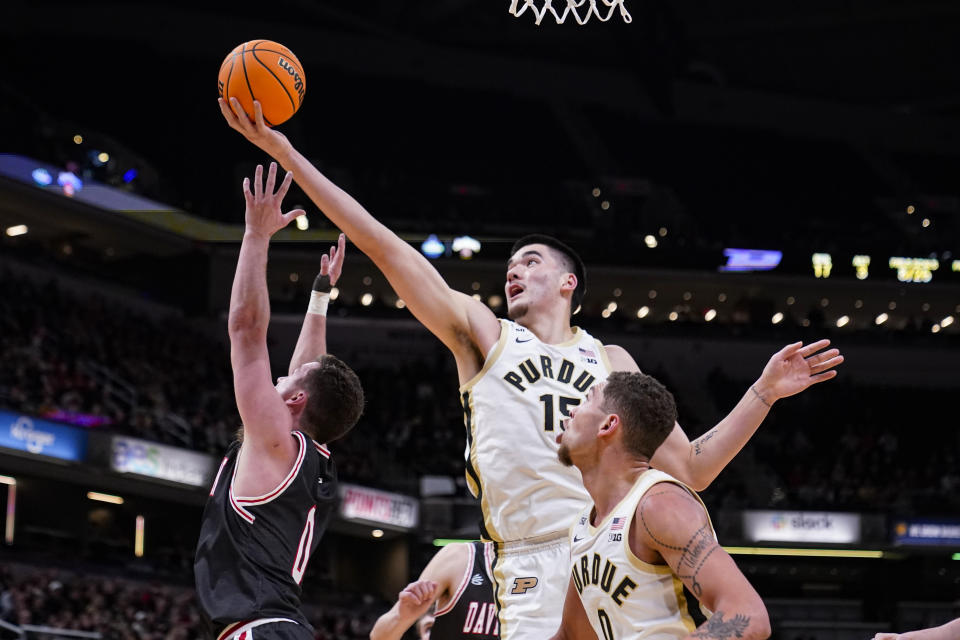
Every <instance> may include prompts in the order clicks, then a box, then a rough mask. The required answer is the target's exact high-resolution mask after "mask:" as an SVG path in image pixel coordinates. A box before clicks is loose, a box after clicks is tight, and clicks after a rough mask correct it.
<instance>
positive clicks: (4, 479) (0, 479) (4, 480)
mask: <svg viewBox="0 0 960 640" xmlns="http://www.w3.org/2000/svg"><path fill="white" fill-rule="evenodd" d="M0 484H7V485H10V486H11V487H15V486H17V479H16V478H13V477H11V476H0Z"/></svg>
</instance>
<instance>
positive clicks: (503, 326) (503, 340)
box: [460, 318, 510, 393]
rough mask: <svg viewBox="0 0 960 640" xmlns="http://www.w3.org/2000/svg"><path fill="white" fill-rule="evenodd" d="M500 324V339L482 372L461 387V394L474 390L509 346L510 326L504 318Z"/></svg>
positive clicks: (492, 349) (484, 362) (493, 347)
mask: <svg viewBox="0 0 960 640" xmlns="http://www.w3.org/2000/svg"><path fill="white" fill-rule="evenodd" d="M499 322H500V337H499V338H497V342H496V344H494V345H493V346H492V347H491V348H490V352H489V353H487V357H486V359H485V360H484V361H483V367H481V368H480V371H478V372H477V374H476V375H475V376H473V377H472V378H470V379H469V380H467V381H466V382H464V383H463V384H461V385H460V393H464V392H465V391H469V390H470V389H472V388H473V386H474V385H475V384H477V383H478V382H480V379H481V378H482V377H483V376H484V375H486V373H487V371H489V370H490V368H491V367H492V366H493V365H494V363H495V362H496V361H497V358H499V357H500V354H501V353H503V348H504V347H505V346H506V345H507V338H509V337H510V325H509V324H508V322H507V321H506V320H504V319H503V318H500V319H499Z"/></svg>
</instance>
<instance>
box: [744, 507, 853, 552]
mask: <svg viewBox="0 0 960 640" xmlns="http://www.w3.org/2000/svg"><path fill="white" fill-rule="evenodd" d="M743 535H744V537H745V538H746V539H747V540H749V541H750V542H808V543H825V544H850V543H855V542H860V515H859V514H856V513H833V512H826V511H744V512H743Z"/></svg>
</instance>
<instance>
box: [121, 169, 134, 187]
mask: <svg viewBox="0 0 960 640" xmlns="http://www.w3.org/2000/svg"><path fill="white" fill-rule="evenodd" d="M136 179H137V170H136V169H127V170H126V171H125V172H124V174H123V181H124V182H126V183H127V184H130V183H131V182H133V181H134V180H136Z"/></svg>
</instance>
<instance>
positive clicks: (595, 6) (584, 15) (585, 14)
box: [510, 0, 633, 25]
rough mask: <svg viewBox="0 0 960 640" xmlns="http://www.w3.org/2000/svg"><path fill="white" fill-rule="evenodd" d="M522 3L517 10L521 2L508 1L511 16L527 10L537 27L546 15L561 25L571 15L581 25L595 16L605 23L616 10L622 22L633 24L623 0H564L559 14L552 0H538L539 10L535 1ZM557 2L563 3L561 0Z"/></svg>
mask: <svg viewBox="0 0 960 640" xmlns="http://www.w3.org/2000/svg"><path fill="white" fill-rule="evenodd" d="M522 1H523V6H522V7H519V8H517V5H518V4H520V2H521V0H510V13H511V15H514V16H516V17H518V18H519V17H520V16H522V15H523V12H524V11H526V10H527V9H529V10H530V11H531V12H532V13H533V15H534V17H535V18H536V23H537V24H538V25H539V24H540V21H541V20H543V18H544V16H546V15H547V14H548V13H550V14H552V15H553V17H554V19H555V20H556V21H557V24H563V21H564V20H566V19H567V16H568V15H571V14H572V15H573V18H574V20H576V21H577V23H578V24H581V25H583V24H587V22H589V21H590V18H591V17H592V16H596V17H597V20H599V21H600V22H606V21H607V20H609V19H610V18H612V17H613V12H614V11H616V10H617V9H619V10H620V15H621V16H622V17H623V21H624V22H627V23H629V22H633V17H632V16H631V15H630V12H629V11H627V8H626V7H625V6H624V5H623V3H624V0H566V2H567V6H566V7H565V8H564V9H563V10H562V11H560V12H559V13H558V12H557V10H556V9H554V8H553V0H540V1H541V2H543V6H541V7H539V8H538V7H537V0H522ZM559 1H560V2H563V0H559ZM601 4H602V5H606V6H605V9H606V13H607V15H606V16H603V15H601V10H602V9H601V6H600V5H601Z"/></svg>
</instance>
